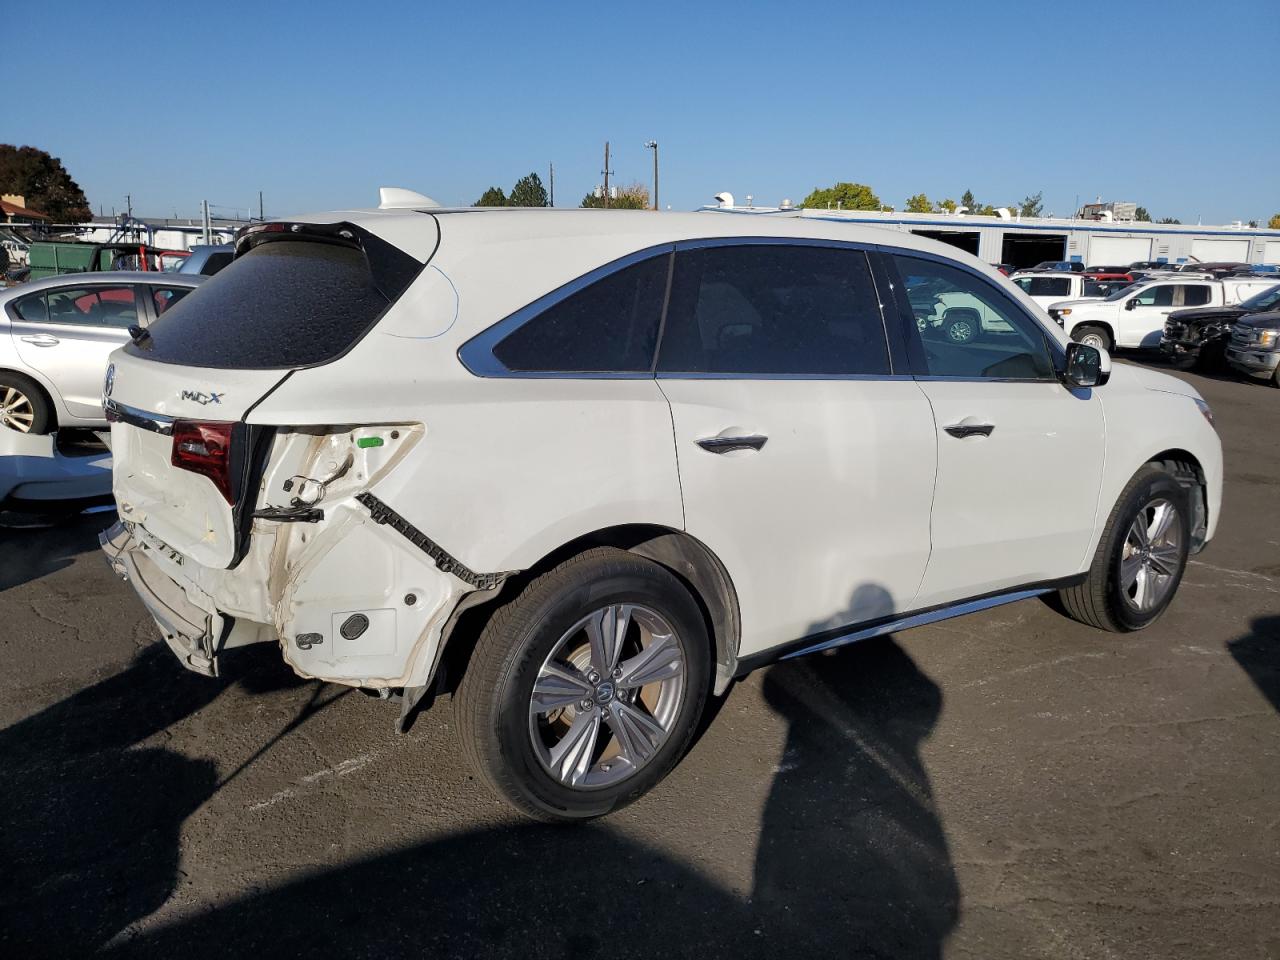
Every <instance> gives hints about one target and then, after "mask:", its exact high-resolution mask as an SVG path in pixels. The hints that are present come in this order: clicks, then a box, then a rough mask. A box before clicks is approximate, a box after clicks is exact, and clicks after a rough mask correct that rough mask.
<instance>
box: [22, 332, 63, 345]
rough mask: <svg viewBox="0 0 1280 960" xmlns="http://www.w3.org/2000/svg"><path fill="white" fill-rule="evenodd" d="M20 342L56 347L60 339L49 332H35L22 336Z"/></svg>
mask: <svg viewBox="0 0 1280 960" xmlns="http://www.w3.org/2000/svg"><path fill="white" fill-rule="evenodd" d="M22 342H23V343H29V344H32V345H33V346H36V347H56V346H57V345H58V344H59V343H61V342H62V341H61V340H59V339H58V338H57V337H55V336H53V334H50V333H37V334H35V335H33V336H30V337H23V338H22Z"/></svg>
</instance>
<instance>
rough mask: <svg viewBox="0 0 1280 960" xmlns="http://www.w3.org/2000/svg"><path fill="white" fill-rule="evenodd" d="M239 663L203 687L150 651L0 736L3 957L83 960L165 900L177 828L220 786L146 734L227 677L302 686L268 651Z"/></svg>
mask: <svg viewBox="0 0 1280 960" xmlns="http://www.w3.org/2000/svg"><path fill="white" fill-rule="evenodd" d="M56 552H57V551H54V554H56ZM246 653H248V651H246ZM255 661H256V662H255ZM237 662H238V664H239V665H240V667H239V669H238V672H237V674H236V675H234V676H231V677H226V678H224V679H223V680H222V681H217V680H211V679H209V678H207V677H201V676H197V675H195V674H193V673H189V672H188V671H186V670H184V669H183V668H182V667H181V666H180V665H179V664H178V663H177V661H176V660H175V659H174V657H173V655H172V654H171V653H170V652H169V651H168V649H166V648H165V646H164V644H162V643H156V644H153V645H152V646H150V647H148V648H146V649H145V650H144V651H142V652H141V653H140V654H138V655H137V656H136V657H135V658H134V660H133V661H132V662H131V663H130V665H129V666H128V667H126V668H125V669H124V670H123V671H121V672H119V673H117V674H115V675H113V676H111V677H108V678H107V679H105V680H103V681H101V682H99V683H95V684H93V685H92V686H90V687H86V688H85V689H83V690H81V691H79V692H78V693H76V694H74V695H72V696H70V697H68V698H67V699H65V700H62V701H60V702H59V703H56V704H54V705H53V706H50V707H48V708H47V709H45V710H42V711H41V712H39V713H37V714H35V715H33V716H31V717H29V718H27V719H25V720H22V721H19V722H18V723H16V724H13V725H12V726H10V727H8V728H6V729H4V730H0V864H3V867H0V956H6V957H36V956H58V957H67V956H82V955H85V954H87V953H90V952H92V951H93V950H96V949H99V948H101V947H102V945H103V944H105V943H107V942H108V941H109V939H110V938H111V937H112V936H114V935H115V934H116V933H117V932H118V931H120V930H121V929H122V928H124V927H126V926H127V925H128V924H130V923H133V922H135V921H137V920H139V919H141V918H143V917H145V916H147V915H148V914H150V913H151V912H153V911H154V910H155V909H157V908H158V907H159V906H160V905H161V904H163V903H164V902H165V901H166V900H167V899H168V898H169V896H170V895H171V894H172V893H173V892H174V890H175V889H176V887H177V884H178V879H179V831H180V828H181V826H182V823H183V821H184V820H185V819H186V818H187V816H188V815H189V814H190V813H191V812H192V811H194V810H195V809H196V808H197V807H199V806H200V805H201V804H203V803H204V802H205V801H206V800H207V799H208V798H209V797H210V796H212V794H213V793H214V792H215V791H216V789H217V788H218V786H219V784H218V777H217V770H216V769H215V766H214V764H213V763H212V762H211V761H208V760H192V759H190V758H187V757H184V756H182V755H180V754H178V753H176V752H175V751H173V750H170V749H167V748H166V747H165V746H163V745H162V744H163V741H161V743H160V744H157V743H156V742H155V740H153V739H152V738H156V737H157V736H158V735H160V736H162V735H163V734H164V732H165V731H166V730H167V729H168V728H169V727H171V726H172V725H174V724H176V723H178V722H179V721H181V720H183V719H184V718H186V717H188V716H190V715H191V714H193V713H195V712H196V711H197V710H199V709H201V708H202V707H204V706H206V705H207V704H208V703H210V702H211V701H212V700H214V699H215V698H216V697H217V696H218V695H219V694H220V693H221V692H222V691H223V690H224V689H225V688H226V687H227V686H228V685H229V684H230V683H233V682H240V683H243V684H246V685H247V686H249V688H250V689H254V690H264V691H265V690H268V689H278V688H280V687H281V686H288V685H294V684H298V683H301V682H302V681H300V680H298V679H297V678H295V677H293V675H292V674H291V673H288V671H285V673H288V675H287V676H286V675H285V674H284V673H281V670H282V668H283V665H282V664H280V663H279V660H278V657H277V658H273V662H267V661H266V658H262V657H253V656H246V657H242V658H239V660H238V661H237ZM249 670H252V671H253V672H245V671H249ZM148 741H150V742H148Z"/></svg>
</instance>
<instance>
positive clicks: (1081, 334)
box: [1071, 323, 1114, 353]
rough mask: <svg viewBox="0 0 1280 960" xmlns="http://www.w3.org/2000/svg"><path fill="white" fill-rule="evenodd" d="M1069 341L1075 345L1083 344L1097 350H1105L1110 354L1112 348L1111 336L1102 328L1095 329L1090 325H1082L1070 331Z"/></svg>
mask: <svg viewBox="0 0 1280 960" xmlns="http://www.w3.org/2000/svg"><path fill="white" fill-rule="evenodd" d="M1071 339H1072V340H1074V341H1075V342H1076V343H1083V344H1085V345H1086V346H1090V347H1097V348H1098V349H1099V350H1105V351H1107V353H1110V352H1111V351H1112V349H1113V347H1114V344H1113V343H1112V342H1111V335H1110V334H1109V333H1107V331H1106V330H1105V329H1103V328H1102V327H1095V326H1093V325H1091V324H1088V323H1086V324H1084V325H1083V326H1079V327H1076V328H1075V329H1074V330H1072V331H1071Z"/></svg>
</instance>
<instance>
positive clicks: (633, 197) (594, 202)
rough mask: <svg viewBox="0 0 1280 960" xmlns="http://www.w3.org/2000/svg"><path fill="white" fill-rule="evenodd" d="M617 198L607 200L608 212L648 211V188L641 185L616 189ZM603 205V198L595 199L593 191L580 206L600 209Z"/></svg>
mask: <svg viewBox="0 0 1280 960" xmlns="http://www.w3.org/2000/svg"><path fill="white" fill-rule="evenodd" d="M615 189H616V190H617V196H614V197H610V198H609V209H610V210H648V209H649V188H648V187H646V186H645V185H644V184H643V183H632V184H629V185H627V186H625V187H616V188H615ZM604 205H605V202H604V197H603V196H600V197H597V196H596V195H595V191H592V192H591V193H588V194H587V195H586V196H585V197H583V198H582V204H581V206H584V207H591V208H601V207H603V206H604Z"/></svg>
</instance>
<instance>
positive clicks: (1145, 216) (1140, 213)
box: [1133, 207, 1151, 223]
mask: <svg viewBox="0 0 1280 960" xmlns="http://www.w3.org/2000/svg"><path fill="white" fill-rule="evenodd" d="M1133 219H1134V220H1141V221H1142V222H1143V223H1150V222H1151V214H1150V213H1149V212H1148V211H1147V208H1146V207H1139V208H1138V209H1137V210H1135V211H1134V212H1133Z"/></svg>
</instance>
